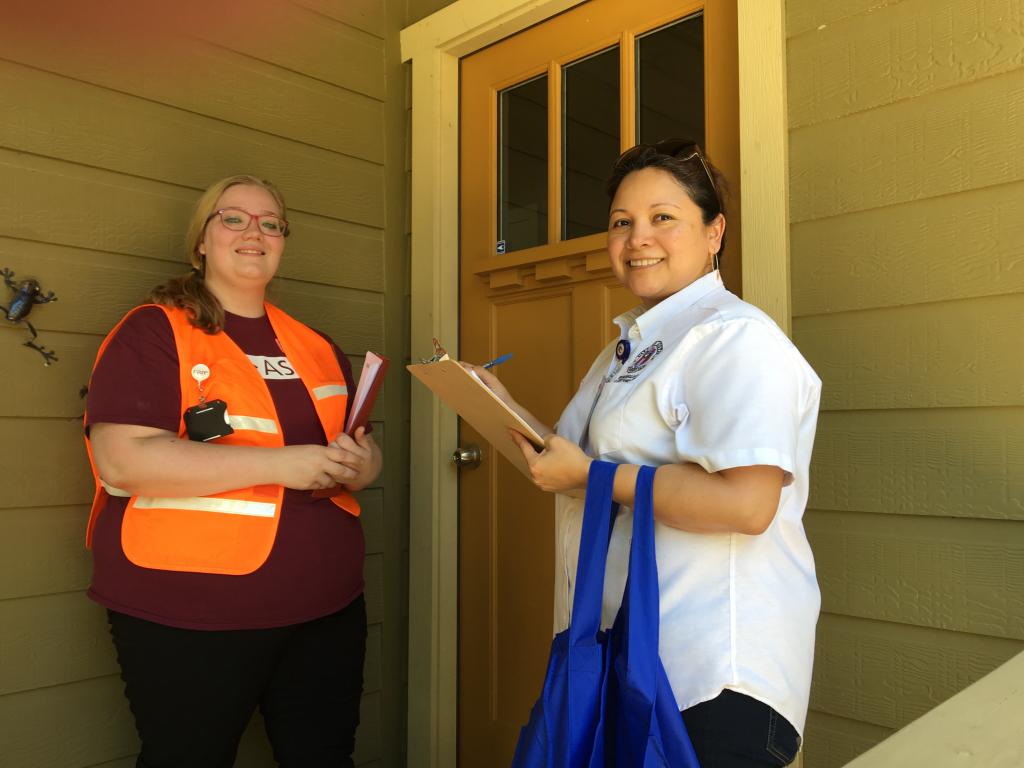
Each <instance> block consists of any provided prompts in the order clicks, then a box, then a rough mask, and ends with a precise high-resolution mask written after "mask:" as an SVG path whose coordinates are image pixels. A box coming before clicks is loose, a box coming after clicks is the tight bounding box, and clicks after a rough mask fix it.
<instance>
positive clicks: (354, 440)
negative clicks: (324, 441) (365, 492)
mask: <svg viewBox="0 0 1024 768" xmlns="http://www.w3.org/2000/svg"><path fill="white" fill-rule="evenodd" d="M334 445H336V446H338V447H339V448H341V450H342V451H343V453H344V456H343V457H342V458H341V463H342V464H344V465H345V466H346V467H348V468H349V469H350V470H351V471H352V472H353V477H352V479H351V480H346V481H345V487H346V488H348V489H349V490H350V491H359V490H362V489H363V488H365V487H366V486H368V485H369V484H370V483H372V482H373V481H374V480H376V479H377V476H378V475H379V474H380V469H381V465H382V463H383V458H382V456H381V452H380V448H378V447H377V443H376V441H375V440H374V439H373V437H372V436H370V435H368V434H367V433H366V429H365V427H358V428H356V433H355V435H348V434H346V433H344V432H342V433H341V434H339V435H338V436H337V437H336V438H334Z"/></svg>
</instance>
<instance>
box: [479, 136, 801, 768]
mask: <svg viewBox="0 0 1024 768" xmlns="http://www.w3.org/2000/svg"><path fill="white" fill-rule="evenodd" d="M716 179H717V182H716ZM722 187H723V180H722V177H721V175H720V174H719V173H718V171H717V170H716V169H715V168H714V167H713V166H712V165H711V164H710V163H708V162H706V159H705V158H704V157H703V154H702V153H701V150H700V148H699V147H698V146H697V145H696V144H694V143H693V142H687V141H680V140H672V141H667V142H661V143H659V144H657V145H638V146H636V147H634V148H632V149H630V150H629V151H627V152H625V153H624V154H623V155H622V156H621V157H620V158H619V159H618V160H617V161H616V163H615V166H614V169H613V174H612V177H611V179H610V180H609V182H608V194H609V198H610V201H611V202H610V204H609V215H608V255H609V257H610V259H611V266H612V271H613V272H614V273H615V275H616V277H618V279H619V280H620V281H621V282H622V284H623V285H624V286H625V287H626V288H628V289H629V290H630V291H631V292H632V293H633V295H635V296H636V297H637V299H638V300H639V302H640V306H638V307H637V308H635V309H633V310H631V311H629V312H627V313H625V314H623V315H621V316H619V317H618V318H616V323H617V324H618V325H619V327H620V330H621V338H620V340H619V341H618V342H617V343H612V344H610V345H609V346H608V347H607V348H606V349H605V350H604V351H602V352H601V354H600V355H598V357H597V359H596V360H595V361H594V364H593V366H592V367H591V369H590V371H589V373H587V375H586V376H585V377H584V379H583V381H582V383H581V384H580V388H579V390H578V391H577V393H576V395H575V396H574V397H573V399H572V400H571V401H570V402H569V405H568V406H567V407H566V409H565V411H564V412H563V413H562V416H561V418H560V419H559V422H558V426H557V433H552V430H551V429H550V428H548V427H546V426H544V425H543V424H541V423H540V422H538V420H537V419H536V418H535V417H534V416H533V415H532V414H531V413H530V412H529V411H527V410H526V409H525V408H523V407H522V406H521V405H519V404H518V403H516V402H515V400H514V399H513V398H512V397H511V396H510V395H509V393H508V391H507V390H506V389H505V388H504V387H503V386H502V385H501V383H500V381H499V380H498V379H497V378H496V377H494V375H493V374H491V373H490V372H489V371H487V370H484V369H482V368H479V367H475V366H470V367H471V368H472V369H473V370H474V371H475V372H476V373H477V375H478V376H480V378H481V379H483V380H484V381H485V382H486V383H487V384H488V386H490V387H491V388H492V389H493V390H494V391H495V392H496V393H497V394H498V395H499V396H500V397H502V398H503V399H504V400H505V401H506V402H508V403H509V404H510V405H511V406H512V407H513V408H515V409H516V410H517V411H518V412H519V413H520V414H521V415H522V416H523V417H524V418H525V419H526V420H527V422H528V423H530V424H531V426H533V427H534V428H535V429H536V430H537V431H538V433H539V434H542V435H547V437H546V439H545V448H544V450H543V451H542V452H540V453H538V452H536V451H535V450H534V449H533V448H532V447H531V446H530V444H529V443H528V442H527V441H526V440H525V439H524V438H522V437H521V436H518V435H517V436H516V437H517V440H518V442H519V444H520V447H521V448H522V449H523V453H524V455H525V456H526V459H527V462H528V463H529V465H530V470H531V473H532V476H533V480H534V483H535V484H536V485H537V486H538V487H539V488H541V489H542V490H545V491H550V492H553V493H556V494H558V496H557V500H556V510H557V512H556V515H557V526H556V529H557V536H558V540H557V546H556V586H555V624H556V626H555V631H556V632H557V631H560V630H561V629H563V628H564V627H565V626H566V625H567V624H568V619H569V615H570V612H571V600H572V591H573V581H574V578H575V568H576V560H577V556H578V552H579V541H580V528H581V522H582V510H583V502H582V501H581V498H582V496H583V491H584V490H585V488H586V484H587V474H588V469H589V465H590V461H591V460H592V458H598V459H601V460H604V461H611V462H615V463H617V464H619V465H620V466H619V469H618V471H617V472H616V476H615V491H614V497H615V500H616V501H617V502H619V503H620V504H622V505H623V507H622V511H621V512H620V514H619V516H618V518H617V519H616V522H615V527H614V533H613V536H612V541H611V546H610V549H609V554H608V566H607V574H606V578H605V595H604V616H603V622H604V625H605V626H610V625H611V622H612V621H613V620H614V617H615V614H616V612H617V611H618V607H619V604H620V602H621V600H622V594H623V589H624V585H625V580H626V570H627V566H628V555H629V536H630V531H631V527H632V522H631V519H632V516H631V513H630V511H629V509H628V507H630V506H631V505H632V503H633V489H634V484H635V480H636V475H637V472H638V468H639V465H644V464H646V465H651V466H656V467H657V468H658V469H657V473H656V475H655V483H654V515H655V525H656V534H655V545H656V550H657V557H658V576H659V584H660V591H661V635H660V655H661V659H662V662H663V664H664V666H665V670H666V672H667V674H668V678H669V681H670V683H671V685H672V689H673V692H674V694H675V697H676V701H677V703H678V705H679V707H680V709H681V711H682V716H683V718H684V720H685V722H686V726H687V729H688V730H689V732H690V737H691V739H692V740H693V742H694V748H695V749H696V752H697V756H698V758H699V760H700V763H701V766H702V768H740V767H743V768H753V767H754V766H783V765H788V764H789V763H790V762H792V760H793V759H794V758H795V756H796V753H797V751H798V749H799V744H800V739H801V734H802V732H803V728H804V722H805V719H806V715H807V702H808V696H809V693H810V684H811V662H812V658H813V653H814V627H815V623H816V621H817V617H818V609H819V605H820V597H819V592H818V586H817V582H816V580H815V576H814V561H813V558H812V556H811V551H810V547H809V546H808V543H807V538H806V535H805V533H804V530H803V525H802V522H801V519H802V516H803V511H804V507H805V506H806V503H807V493H808V467H809V464H810V458H811V448H812V445H813V442H814V431H815V425H816V421H817V413H818V401H819V394H820V389H821V382H820V380H819V379H818V377H817V376H816V375H815V373H814V371H813V370H812V369H811V368H810V366H809V365H808V364H807V363H806V361H805V360H804V359H803V357H802V356H801V355H800V353H799V352H798V351H797V349H796V347H794V346H793V344H792V343H791V342H790V341H789V339H788V338H787V337H786V336H785V334H784V333H783V332H782V331H781V330H780V329H779V328H778V326H777V325H776V324H775V323H774V322H773V321H772V320H771V319H770V318H769V317H768V316H767V315H765V314H764V313H763V312H761V311H760V310H758V309H757V308H755V307H753V306H751V305H749V304H747V303H745V302H743V301H741V300H740V299H739V298H737V297H736V296H734V295H733V294H731V293H729V292H728V291H727V290H726V289H725V287H724V286H723V285H722V281H721V278H720V276H719V272H718V260H719V258H720V257H721V252H722V248H723V246H724V245H725V228H726V227H725V215H724V207H723V204H722V199H721V195H720V192H719V191H720V190H721V189H722Z"/></svg>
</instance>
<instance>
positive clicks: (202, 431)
mask: <svg viewBox="0 0 1024 768" xmlns="http://www.w3.org/2000/svg"><path fill="white" fill-rule="evenodd" d="M192 378H193V379H195V380H196V384H197V386H198V388H199V405H193V406H192V407H191V408H189V409H188V410H186V411H185V413H184V415H183V418H184V420H185V433H186V434H187V435H188V439H189V440H195V441H196V442H199V443H205V442H207V441H208V440H216V439H217V438H218V437H224V436H225V435H230V434H232V433H233V432H234V431H235V430H234V429H233V428H232V426H231V422H230V420H229V418H228V404H227V403H225V402H224V401H223V400H210V401H209V402H207V400H206V393H205V392H204V391H203V383H204V382H205V381H206V380H207V379H208V378H210V369H209V367H207V366H206V365H204V364H203V363H197V364H196V365H194V366H192Z"/></svg>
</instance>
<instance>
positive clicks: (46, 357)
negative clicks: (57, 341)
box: [0, 267, 57, 365]
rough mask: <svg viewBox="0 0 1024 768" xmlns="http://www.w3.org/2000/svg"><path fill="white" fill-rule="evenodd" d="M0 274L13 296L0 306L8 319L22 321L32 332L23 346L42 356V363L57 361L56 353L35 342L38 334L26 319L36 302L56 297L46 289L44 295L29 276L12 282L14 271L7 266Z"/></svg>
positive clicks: (40, 287) (43, 301) (43, 302)
mask: <svg viewBox="0 0 1024 768" xmlns="http://www.w3.org/2000/svg"><path fill="white" fill-rule="evenodd" d="M0 275H3V277H4V283H5V284H6V285H7V287H8V288H10V289H11V291H13V293H14V297H13V298H12V299H11V303H10V305H9V306H7V307H4V306H0V309H2V310H3V311H4V313H5V315H6V317H7V319H8V320H9V321H11V322H12V323H14V324H18V323H24V324H25V325H26V326H28V329H29V331H31V333H32V338H31V339H29V340H28V341H26V342H25V343H24V346H26V347H31V348H32V349H34V350H35V351H36V352H38V353H39V354H40V355H42V356H43V365H49V364H50V363H55V362H57V355H56V354H55V353H54V352H51V351H50V350H48V349H47V348H46V347H44V346H42V345H40V344H36V338H37V337H38V336H39V334H38V333H37V332H36V329H35V327H33V325H32V323H30V322H29V321H28V315H29V312H31V311H32V308H33V307H34V306H35V305H36V304H48V303H50V302H51V301H56V300H57V297H56V296H55V295H54V293H53V291H48V292H47V293H46V294H45V295H44V294H43V289H42V286H40V285H39V282H38V281H37V280H32V279H31V278H29V279H26V280H21V281H19V282H17V283H16V282H14V280H12V278H13V277H14V273H13V272H12V271H11V270H9V269H8V268H7V267H4V268H3V270H0Z"/></svg>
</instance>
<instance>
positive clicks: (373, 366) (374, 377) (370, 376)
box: [345, 351, 391, 435]
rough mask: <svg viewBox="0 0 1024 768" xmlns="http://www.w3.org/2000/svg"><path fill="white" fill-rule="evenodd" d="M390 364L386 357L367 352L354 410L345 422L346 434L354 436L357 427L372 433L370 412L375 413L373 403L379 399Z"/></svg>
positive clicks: (360, 375) (354, 399)
mask: <svg viewBox="0 0 1024 768" xmlns="http://www.w3.org/2000/svg"><path fill="white" fill-rule="evenodd" d="M390 362H391V361H389V360H388V359H387V358H386V357H381V356H380V355H378V354H376V353H375V352H369V351H367V353H366V359H365V360H364V361H363V370H362V371H361V372H360V374H359V384H358V385H357V386H356V394H355V397H354V398H353V400H352V408H351V409H350V410H349V412H348V420H347V421H346V422H345V433H346V434H349V435H354V434H355V432H356V427H366V428H367V429H366V431H367V432H369V431H370V428H369V422H370V412H371V411H373V403H374V401H376V399H377V392H378V391H379V390H380V386H381V384H383V383H384V374H385V373H387V370H388V365H389V364H390Z"/></svg>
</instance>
